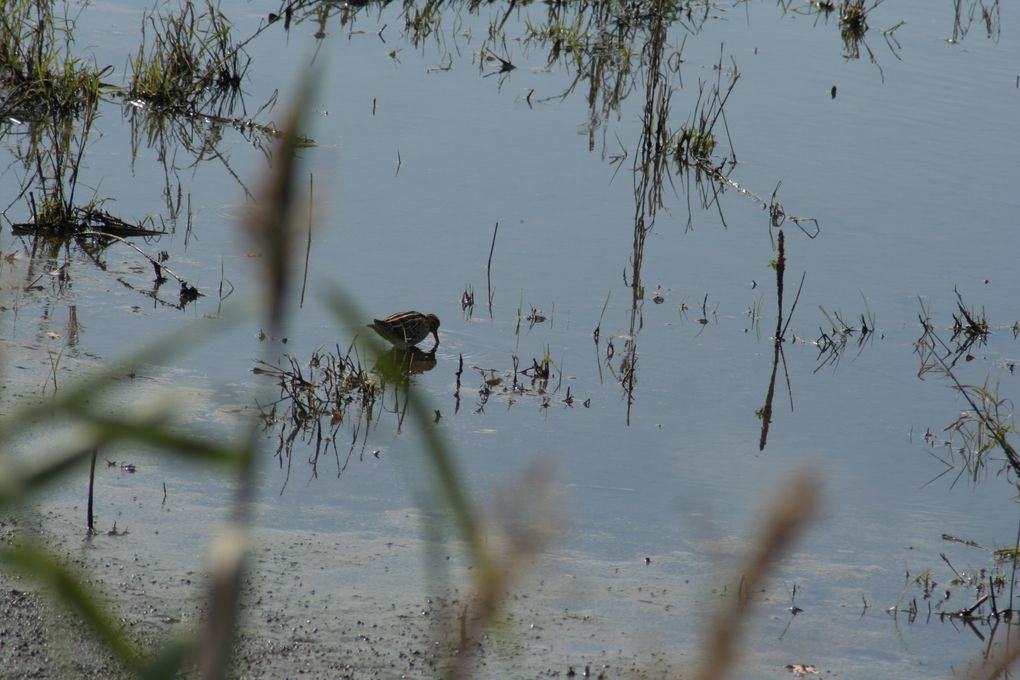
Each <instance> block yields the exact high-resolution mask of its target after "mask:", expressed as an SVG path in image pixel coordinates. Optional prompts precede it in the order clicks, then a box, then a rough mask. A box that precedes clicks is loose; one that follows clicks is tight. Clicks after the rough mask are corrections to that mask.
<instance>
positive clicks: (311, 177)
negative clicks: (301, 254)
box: [298, 173, 315, 309]
mask: <svg viewBox="0 0 1020 680" xmlns="http://www.w3.org/2000/svg"><path fill="white" fill-rule="evenodd" d="M314 204H315V174H314V173H308V238H307V240H306V241H305V273H304V276H303V277H302V278H301V302H299V303H298V308H299V309H304V306H305V290H306V289H307V288H308V259H309V258H310V257H311V255H312V206H313V205H314Z"/></svg>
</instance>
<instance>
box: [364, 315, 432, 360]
mask: <svg viewBox="0 0 1020 680" xmlns="http://www.w3.org/2000/svg"><path fill="white" fill-rule="evenodd" d="M369 327H370V328H372V329H374V330H375V332H376V333H378V334H379V335H381V336H382V337H384V338H385V339H386V340H388V341H389V342H391V343H393V345H394V346H395V347H399V348H401V349H406V348H408V347H413V346H415V345H417V344H418V343H419V342H421V341H422V340H424V339H425V338H426V337H428V335H429V334H430V333H431V334H432V335H433V336H434V337H435V339H436V344H435V345H433V346H432V349H431V350H430V351H432V352H435V351H436V347H439V317H438V316H436V315H435V314H422V313H421V312H398V313H397V314H392V315H390V316H388V317H386V318H385V319H376V320H375V321H373V322H372V323H371V324H369Z"/></svg>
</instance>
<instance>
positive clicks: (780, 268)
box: [776, 229, 786, 344]
mask: <svg viewBox="0 0 1020 680" xmlns="http://www.w3.org/2000/svg"><path fill="white" fill-rule="evenodd" d="M785 273H786V246H785V238H784V236H783V230H782V229H780V230H779V255H778V256H777V257H776V299H777V301H778V303H779V316H778V317H777V319H776V343H777V344H778V343H780V342H782V341H783V275H784V274H785Z"/></svg>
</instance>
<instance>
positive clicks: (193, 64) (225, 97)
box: [128, 0, 250, 111]
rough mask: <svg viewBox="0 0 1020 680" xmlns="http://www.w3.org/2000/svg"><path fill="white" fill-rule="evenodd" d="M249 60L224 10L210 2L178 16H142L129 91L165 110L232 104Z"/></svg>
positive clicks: (188, 7) (184, 9) (190, 6)
mask: <svg viewBox="0 0 1020 680" xmlns="http://www.w3.org/2000/svg"><path fill="white" fill-rule="evenodd" d="M150 35H152V37H151V39H150V38H149V36H150ZM249 63H250V59H249V58H248V57H247V55H246V54H245V52H244V48H243V44H235V43H234V42H233V38H232V37H231V24H230V22H229V21H228V20H227V18H226V17H225V16H224V15H223V14H222V13H221V12H220V10H219V9H218V8H217V7H216V6H215V5H213V4H212V2H211V1H210V0H206V3H205V9H204V11H199V10H197V9H196V5H195V4H192V3H190V2H189V3H186V4H185V5H184V7H182V8H181V10H180V12H178V13H177V14H171V15H170V16H166V17H164V16H160V15H158V14H157V15H152V14H146V15H145V17H144V18H143V19H142V43H141V44H140V45H139V47H138V53H137V54H136V55H135V57H134V58H133V59H132V60H131V64H130V66H131V84H130V86H129V88H128V93H129V95H130V96H131V97H134V98H136V99H141V100H143V101H145V102H147V103H149V104H151V105H153V106H156V107H159V108H163V109H174V110H186V111H198V110H203V109H205V108H207V107H214V106H215V105H216V104H226V105H227V106H230V105H232V103H233V100H234V98H235V97H236V96H237V95H238V94H239V93H240V88H241V81H242V80H243V78H244V76H245V73H246V72H247V70H248V65H249Z"/></svg>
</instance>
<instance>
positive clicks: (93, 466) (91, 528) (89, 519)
mask: <svg viewBox="0 0 1020 680" xmlns="http://www.w3.org/2000/svg"><path fill="white" fill-rule="evenodd" d="M97 453H99V449H98V448H94V449H92V462H91V463H90V464H89V503H88V509H87V510H86V511H85V512H86V513H88V514H87V515H86V517H85V523H86V525H87V526H88V531H89V536H91V535H92V534H94V533H96V528H95V526H93V522H92V489H93V488H94V487H95V482H96V454H97Z"/></svg>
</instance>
